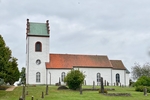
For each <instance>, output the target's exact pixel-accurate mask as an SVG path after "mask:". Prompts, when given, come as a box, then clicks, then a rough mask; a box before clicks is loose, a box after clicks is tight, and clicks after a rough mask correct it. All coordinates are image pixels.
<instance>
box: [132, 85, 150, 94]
mask: <svg viewBox="0 0 150 100" xmlns="http://www.w3.org/2000/svg"><path fill="white" fill-rule="evenodd" d="M145 87H146V86H137V87H136V88H135V91H139V92H143V90H144V88H145ZM146 88H147V92H148V93H150V87H146Z"/></svg>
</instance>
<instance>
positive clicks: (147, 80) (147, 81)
mask: <svg viewBox="0 0 150 100" xmlns="http://www.w3.org/2000/svg"><path fill="white" fill-rule="evenodd" d="M134 85H135V86H150V77H147V76H141V77H140V78H139V79H138V80H137V81H136V82H135V84H134Z"/></svg>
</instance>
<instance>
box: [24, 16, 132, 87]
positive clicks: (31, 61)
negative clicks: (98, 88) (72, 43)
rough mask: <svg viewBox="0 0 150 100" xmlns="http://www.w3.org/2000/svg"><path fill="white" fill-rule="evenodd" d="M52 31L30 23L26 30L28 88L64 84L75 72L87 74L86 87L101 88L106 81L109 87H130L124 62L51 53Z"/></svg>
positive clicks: (94, 56) (47, 27)
mask: <svg viewBox="0 0 150 100" xmlns="http://www.w3.org/2000/svg"><path fill="white" fill-rule="evenodd" d="M49 41H50V29H49V22H48V20H47V21H46V23H36V22H29V19H27V28H26V84H35V85H38V84H49V85H55V84H56V83H58V82H59V81H60V82H61V84H64V77H65V76H66V75H67V73H68V72H69V71H70V70H72V69H79V70H80V71H82V72H83V73H84V75H85V76H86V77H85V83H86V85H92V84H93V81H94V82H95V84H97V85H98V84H100V77H103V80H105V82H108V83H109V85H113V84H114V83H121V84H122V85H126V86H128V85H129V73H130V72H129V71H128V70H127V69H126V67H125V66H124V64H123V63H122V61H121V60H109V58H108V57H107V55H84V54H55V53H49V48H50V44H49Z"/></svg>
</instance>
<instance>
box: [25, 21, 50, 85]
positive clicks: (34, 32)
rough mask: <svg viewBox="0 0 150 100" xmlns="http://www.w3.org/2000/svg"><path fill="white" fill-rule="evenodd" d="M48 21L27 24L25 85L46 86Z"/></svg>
mask: <svg viewBox="0 0 150 100" xmlns="http://www.w3.org/2000/svg"><path fill="white" fill-rule="evenodd" d="M49 37H50V29H49V21H48V20H47V21H46V23H36V22H29V19H27V28H26V84H46V66H45V65H46V64H45V63H46V62H49Z"/></svg>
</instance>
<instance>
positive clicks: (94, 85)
mask: <svg viewBox="0 0 150 100" xmlns="http://www.w3.org/2000/svg"><path fill="white" fill-rule="evenodd" d="M94 89H95V81H93V90H94Z"/></svg>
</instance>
